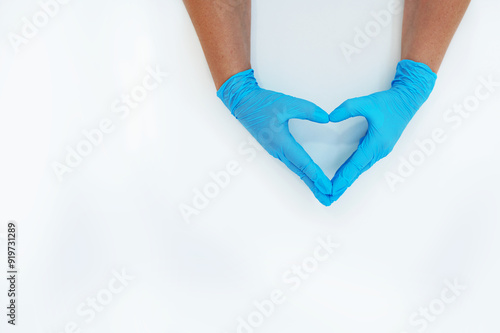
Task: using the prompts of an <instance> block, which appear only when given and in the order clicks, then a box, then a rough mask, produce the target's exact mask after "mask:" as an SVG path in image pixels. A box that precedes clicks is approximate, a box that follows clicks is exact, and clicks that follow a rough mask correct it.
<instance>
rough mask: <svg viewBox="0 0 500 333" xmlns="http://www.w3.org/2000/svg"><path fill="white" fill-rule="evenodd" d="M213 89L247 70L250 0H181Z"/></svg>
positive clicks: (248, 62)
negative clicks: (194, 33)
mask: <svg viewBox="0 0 500 333" xmlns="http://www.w3.org/2000/svg"><path fill="white" fill-rule="evenodd" d="M184 4H185V6H186V8H187V10H188V12H189V16H190V17H191V21H192V22H193V25H194V27H195V29H196V33H197V34H198V38H199V39H200V42H201V46H202V48H203V52H204V53H205V57H206V59H207V62H208V66H209V67H210V72H211V73H212V77H213V79H214V83H215V86H216V88H217V89H219V88H220V86H221V85H222V84H223V83H224V82H225V81H226V80H227V79H229V78H230V77H231V76H233V75H234V74H236V73H239V72H241V71H244V70H247V69H250V67H251V65H250V21H251V20H250V17H251V0H184Z"/></svg>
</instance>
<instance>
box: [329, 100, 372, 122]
mask: <svg viewBox="0 0 500 333" xmlns="http://www.w3.org/2000/svg"><path fill="white" fill-rule="evenodd" d="M364 103H365V102H364V101H363V99H362V98H359V97H358V98H351V99H348V100H347V101H345V102H344V103H342V104H340V105H339V106H338V107H337V108H336V109H335V110H333V111H332V112H331V113H330V121H333V122H339V121H343V120H346V119H349V118H352V117H357V116H363V114H362V110H363V106H364Z"/></svg>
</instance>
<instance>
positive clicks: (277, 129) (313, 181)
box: [217, 69, 332, 206]
mask: <svg viewBox="0 0 500 333" xmlns="http://www.w3.org/2000/svg"><path fill="white" fill-rule="evenodd" d="M217 96H218V97H219V98H220V99H221V100H222V102H223V103H224V104H225V105H226V107H227V108H228V109H229V110H230V111H231V113H232V114H233V115H234V116H235V117H236V119H238V120H239V121H240V123H241V124H242V125H243V126H244V127H245V128H246V129H247V130H248V132H250V134H252V136H253V137H254V138H255V139H256V140H257V141H258V142H259V143H260V144H261V145H262V147H264V149H265V150H266V151H267V152H268V153H269V154H271V155H272V156H274V157H275V158H277V159H279V160H280V161H282V162H283V163H284V164H285V165H286V166H287V167H288V168H289V169H290V170H292V171H293V172H294V173H295V174H297V175H298V176H299V177H300V178H301V179H302V180H303V181H304V182H305V183H306V185H307V186H308V187H309V188H310V189H311V191H312V192H313V193H314V195H315V197H316V198H317V199H318V200H319V201H320V202H321V203H322V204H324V205H327V206H329V205H330V204H331V203H332V200H331V196H330V194H331V191H332V184H331V181H330V180H329V179H328V177H327V176H326V175H325V174H324V172H323V171H322V170H321V168H320V167H319V166H318V165H317V164H316V163H315V162H314V161H313V160H312V159H311V157H310V156H309V155H308V154H307V152H306V151H305V150H304V149H303V148H302V146H301V145H299V144H298V143H297V141H295V139H294V138H293V136H292V134H291V133H290V131H289V128H288V121H289V120H290V119H293V118H296V119H307V120H310V121H313V122H317V123H328V122H329V118H328V113H327V112H325V111H324V110H322V109H321V108H320V107H318V106H317V105H315V104H313V103H311V102H309V101H306V100H303V99H299V98H295V97H292V96H288V95H285V94H282V93H277V92H274V91H270V90H265V89H262V88H260V87H259V85H258V84H257V81H256V80H255V77H254V71H253V70H252V69H249V70H246V71H243V72H240V73H238V74H235V75H233V76H232V77H231V78H229V79H228V80H227V81H226V82H225V83H224V84H223V85H222V86H221V87H220V88H219V90H218V91H217Z"/></svg>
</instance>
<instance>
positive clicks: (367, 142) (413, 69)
mask: <svg viewBox="0 0 500 333" xmlns="http://www.w3.org/2000/svg"><path fill="white" fill-rule="evenodd" d="M436 78H437V76H436V74H434V72H432V70H431V69H430V68H429V67H428V66H427V65H425V64H422V63H418V62H414V61H411V60H402V61H400V62H399V64H398V66H397V69H396V77H395V78H394V80H393V81H392V88H391V89H389V90H386V91H382V92H378V93H375V94H372V95H369V96H365V97H358V98H353V99H349V100H347V101H345V102H344V103H342V105H340V106H339V107H338V108H336V109H335V110H334V111H333V112H332V113H331V114H330V120H331V121H333V122H340V121H342V120H346V119H348V118H351V117H357V116H363V117H365V118H366V120H367V121H368V130H367V133H366V135H365V136H364V137H363V138H362V139H361V140H360V143H359V146H358V149H357V150H356V151H355V152H354V153H353V154H352V155H351V157H349V159H348V160H347V161H346V162H345V163H344V164H343V165H342V166H341V167H340V168H339V169H338V170H337V172H336V173H335V176H334V177H333V179H332V184H333V190H332V200H333V201H335V200H337V199H338V198H339V197H340V196H341V195H342V194H343V193H344V192H345V190H346V189H347V188H348V187H349V186H351V185H352V183H353V182H354V181H355V180H356V179H357V178H358V177H359V175H361V174H362V173H363V172H365V171H366V170H368V169H369V168H370V167H371V166H372V165H373V164H374V163H375V162H377V161H378V160H380V159H382V158H384V157H385V156H387V154H389V153H390V152H391V151H392V149H393V148H394V145H395V144H396V142H397V141H398V139H399V137H400V136H401V134H402V133H403V130H404V129H405V127H406V125H408V123H409V122H410V120H411V118H412V117H413V115H414V114H415V113H416V112H417V110H418V109H419V108H420V107H421V106H422V104H424V102H425V101H426V100H427V98H428V97H429V95H430V94H431V92H432V89H433V88H434V83H435V82H436Z"/></svg>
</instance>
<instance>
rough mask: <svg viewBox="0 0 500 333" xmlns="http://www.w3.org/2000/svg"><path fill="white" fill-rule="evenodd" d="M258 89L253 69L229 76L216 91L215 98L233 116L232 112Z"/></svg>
mask: <svg viewBox="0 0 500 333" xmlns="http://www.w3.org/2000/svg"><path fill="white" fill-rule="evenodd" d="M257 88H259V85H258V83H257V80H255V77H254V71H253V69H248V70H246V71H243V72H240V73H237V74H235V75H233V76H231V77H230V78H229V79H228V80H227V81H226V82H224V84H223V85H222V86H221V87H220V88H219V90H218V91H217V97H219V98H220V99H221V101H222V102H223V103H224V105H226V107H227V108H228V109H229V111H231V114H232V115H233V116H234V111H235V110H236V108H237V107H238V106H239V105H240V104H241V102H242V101H243V100H244V99H245V97H246V96H247V95H248V94H249V93H250V92H252V91H253V90H255V89H257Z"/></svg>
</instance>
